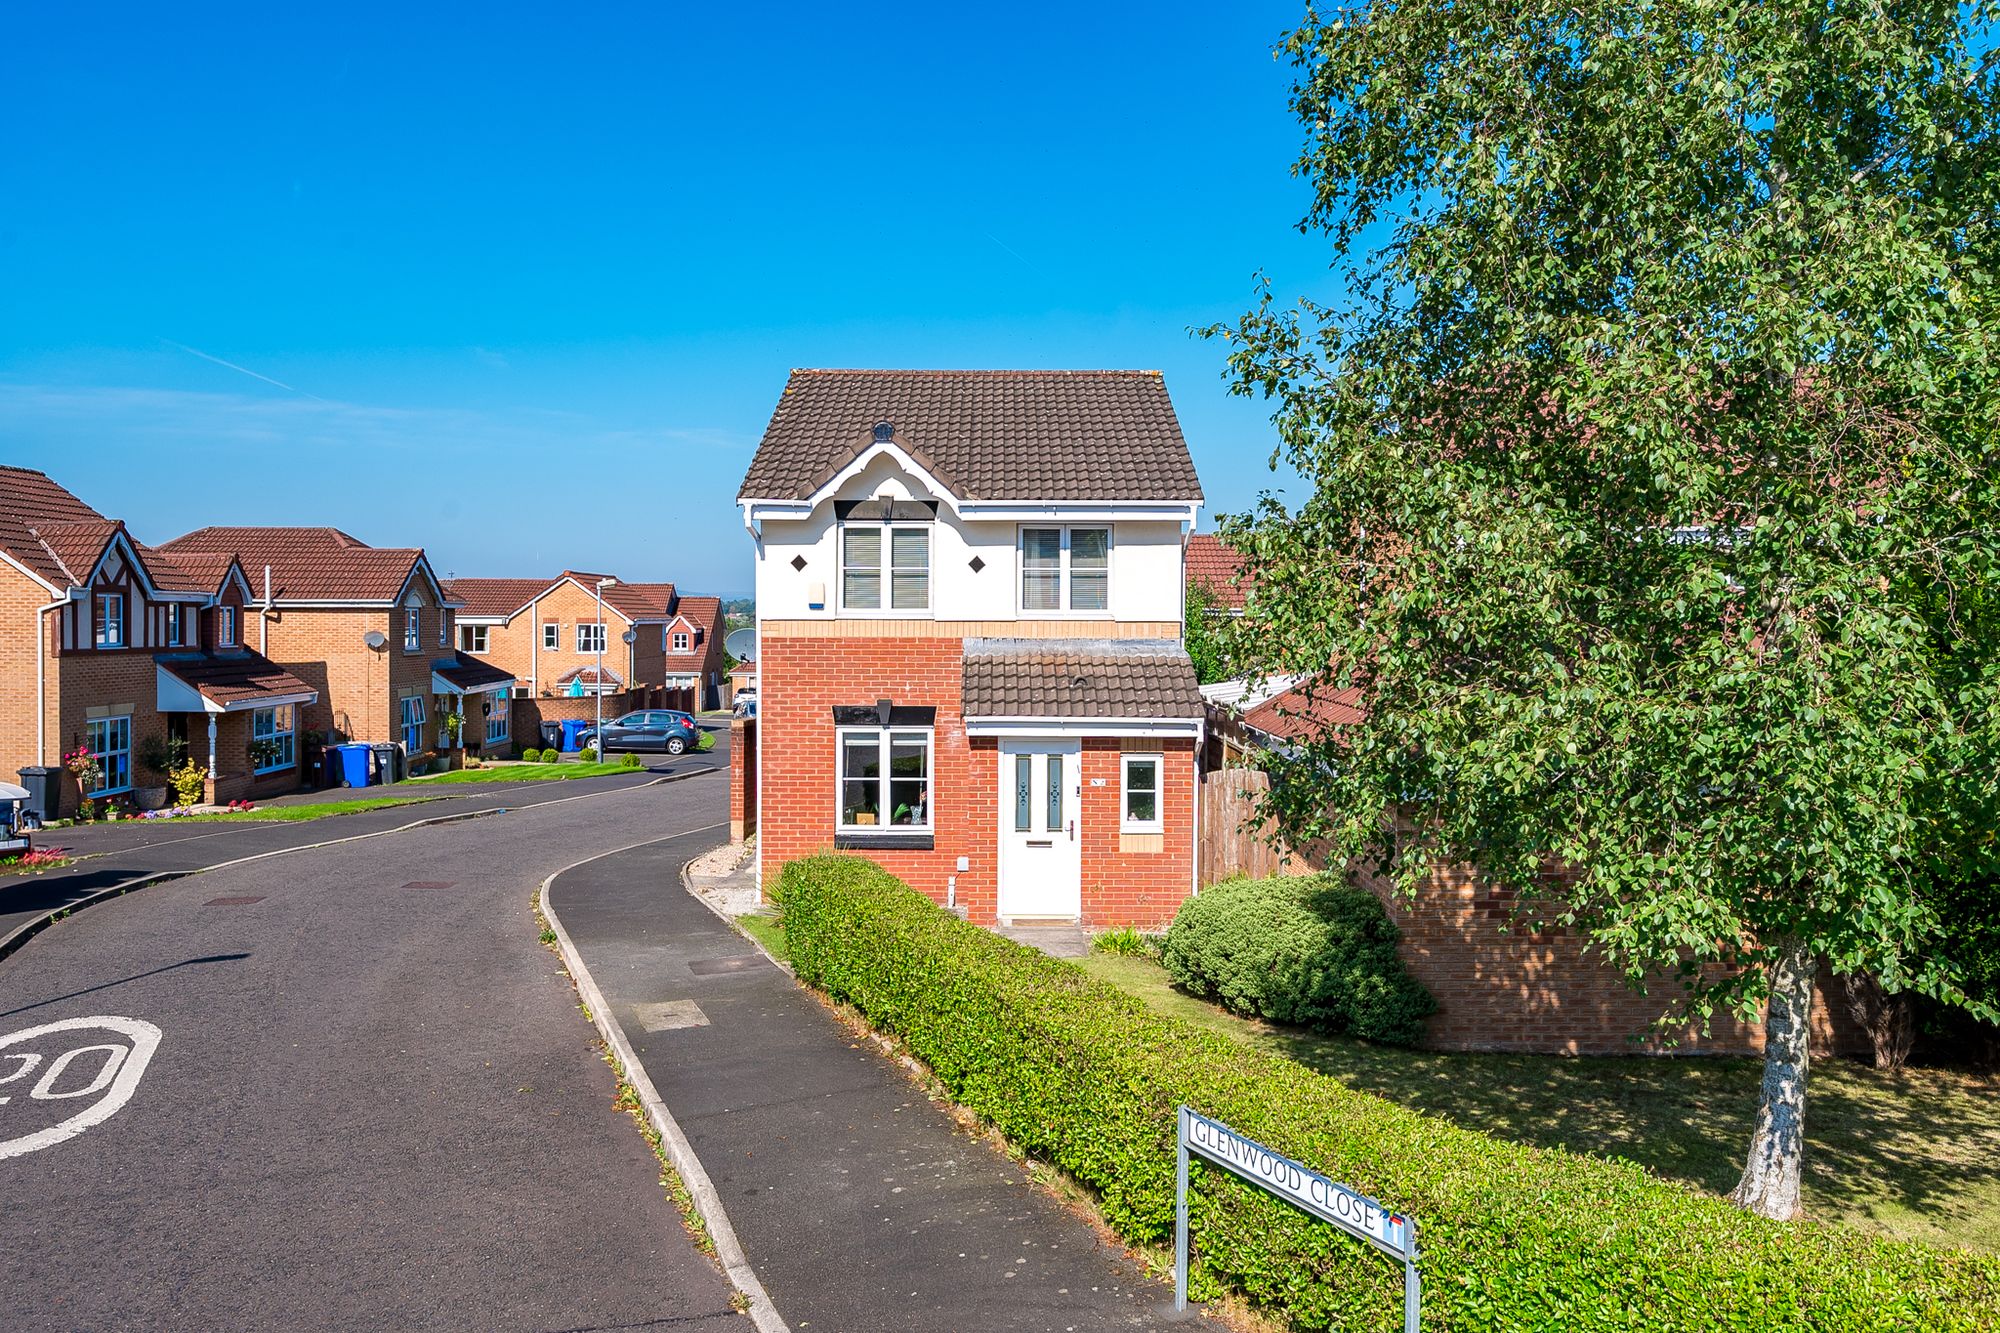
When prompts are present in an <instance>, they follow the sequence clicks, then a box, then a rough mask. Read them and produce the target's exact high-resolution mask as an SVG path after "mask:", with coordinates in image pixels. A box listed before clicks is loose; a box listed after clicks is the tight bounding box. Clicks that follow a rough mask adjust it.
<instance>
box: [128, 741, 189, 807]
mask: <svg viewBox="0 0 2000 1333" xmlns="http://www.w3.org/2000/svg"><path fill="white" fill-rule="evenodd" d="M187 753H188V743H187V742H186V741H184V740H182V739H181V738H180V737H178V736H159V735H154V736H148V737H147V738H146V739H145V740H143V741H140V742H139V752H138V754H137V756H136V757H137V759H138V760H139V767H140V769H141V770H142V771H144V772H147V773H151V774H153V775H154V776H156V777H158V778H159V779H161V781H159V782H158V783H147V784H144V785H142V786H136V787H134V788H133V789H132V804H133V805H135V806H137V807H138V808H139V809H141V810H158V809H160V808H161V807H162V806H164V805H166V803H167V784H168V782H170V781H171V780H172V775H173V771H174V770H175V769H176V768H179V767H180V766H181V764H182V763H184V762H186V760H187Z"/></svg>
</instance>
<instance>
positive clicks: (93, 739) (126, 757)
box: [83, 713, 132, 800]
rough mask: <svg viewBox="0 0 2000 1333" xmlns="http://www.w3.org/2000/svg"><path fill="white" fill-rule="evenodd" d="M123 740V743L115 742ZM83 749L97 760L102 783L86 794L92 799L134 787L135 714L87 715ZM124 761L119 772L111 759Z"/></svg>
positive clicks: (99, 779)
mask: <svg viewBox="0 0 2000 1333" xmlns="http://www.w3.org/2000/svg"><path fill="white" fill-rule="evenodd" d="M114 741H122V742H123V743H122V744H114V743H113V742H114ZM83 748H84V749H86V750H88V751H90V753H91V755H92V756H93V757H94V758H95V759H96V760H97V772H98V778H97V780H98V782H99V784H100V785H99V786H98V787H96V788H95V789H93V790H91V791H87V792H85V793H83V794H84V795H85V796H86V797H88V798H90V799H91V800H96V799H97V798H99V797H102V796H117V795H118V794H120V793H121V792H128V791H131V790H132V715H131V714H130V713H119V714H118V715H116V716H114V717H92V718H85V719H84V723H83ZM114 758H117V759H120V760H121V761H122V762H121V763H120V764H119V765H118V768H119V770H121V771H118V772H114V771H113V765H112V764H111V763H110V762H109V761H110V760H112V759H114Z"/></svg>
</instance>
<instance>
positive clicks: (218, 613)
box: [215, 606, 236, 648]
mask: <svg viewBox="0 0 2000 1333" xmlns="http://www.w3.org/2000/svg"><path fill="white" fill-rule="evenodd" d="M215 646H216V647H218V648H234V647H235V646H236V608H235V607H233V606H218V607H216V608H215Z"/></svg>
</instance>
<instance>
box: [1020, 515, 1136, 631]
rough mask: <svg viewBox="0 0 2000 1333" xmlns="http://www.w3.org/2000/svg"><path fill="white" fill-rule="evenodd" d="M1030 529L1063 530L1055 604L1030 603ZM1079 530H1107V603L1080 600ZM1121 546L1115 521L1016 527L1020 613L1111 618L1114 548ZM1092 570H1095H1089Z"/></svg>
mask: <svg viewBox="0 0 2000 1333" xmlns="http://www.w3.org/2000/svg"><path fill="white" fill-rule="evenodd" d="M1030 532H1057V533H1060V534H1061V537H1060V538H1059V546H1058V551H1057V557H1056V566H1055V569H1056V605H1055V606H1053V607H1031V606H1029V605H1028V534H1029V533H1030ZM1079 532H1101V533H1103V534H1104V605H1103V606H1101V607H1088V606H1087V607H1078V606H1077V605H1076V604H1075V603H1076V579H1075V575H1076V570H1075V566H1074V565H1073V564H1072V562H1071V559H1070V553H1071V548H1072V545H1073V543H1074V540H1075V534H1076V533H1079ZM1117 547H1118V528H1117V525H1116V524H1114V523H1022V524H1020V525H1018V526H1017V527H1016V528H1015V531H1014V560H1015V565H1016V568H1015V571H1014V606H1015V611H1016V613H1017V614H1019V615H1020V616H1022V617H1023V618H1026V619H1077V620H1109V619H1111V607H1112V605H1113V601H1112V599H1113V597H1114V596H1115V595H1116V589H1114V588H1113V587H1112V586H1111V585H1112V566H1113V565H1114V564H1116V563H1117V562H1116V559H1115V557H1114V555H1113V552H1114V551H1116V550H1117ZM1086 572H1091V571H1086Z"/></svg>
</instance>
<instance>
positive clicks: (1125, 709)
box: [961, 639, 1202, 718]
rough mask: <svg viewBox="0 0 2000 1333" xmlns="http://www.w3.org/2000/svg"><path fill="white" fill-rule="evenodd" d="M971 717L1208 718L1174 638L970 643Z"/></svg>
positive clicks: (966, 677) (966, 682) (966, 673)
mask: <svg viewBox="0 0 2000 1333" xmlns="http://www.w3.org/2000/svg"><path fill="white" fill-rule="evenodd" d="M961 683H962V685H963V690H964V701H965V716H967V717H1129V718H1192V717H1200V716H1202V701H1201V687H1200V686H1199V685H1198V684H1197V683H1196V682H1195V675H1194V663H1192V662H1190V661H1189V660H1188V655H1187V651H1186V649H1184V648H1183V647H1182V646H1181V644H1180V642H1179V641H1178V640H1174V639H1067V640H1065V639H967V640H966V641H965V662H964V667H963V680H962V682H961Z"/></svg>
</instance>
